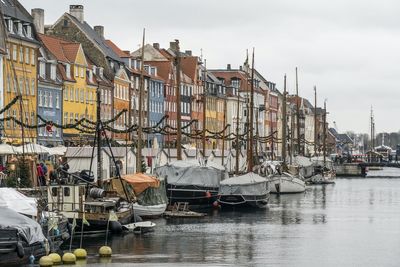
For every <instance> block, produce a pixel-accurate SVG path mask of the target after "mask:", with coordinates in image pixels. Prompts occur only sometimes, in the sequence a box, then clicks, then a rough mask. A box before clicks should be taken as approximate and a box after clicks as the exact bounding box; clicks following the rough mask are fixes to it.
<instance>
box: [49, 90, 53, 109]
mask: <svg viewBox="0 0 400 267" xmlns="http://www.w3.org/2000/svg"><path fill="white" fill-rule="evenodd" d="M48 107H50V108H52V107H53V94H52V93H51V92H49V106H48Z"/></svg>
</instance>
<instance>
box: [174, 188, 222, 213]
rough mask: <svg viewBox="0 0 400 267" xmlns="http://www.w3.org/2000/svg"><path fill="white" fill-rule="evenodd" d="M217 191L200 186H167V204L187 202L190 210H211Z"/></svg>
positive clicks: (216, 189)
mask: <svg viewBox="0 0 400 267" xmlns="http://www.w3.org/2000/svg"><path fill="white" fill-rule="evenodd" d="M218 189H219V188H214V187H202V186H174V185H170V184H167V197H168V203H169V204H174V203H177V202H187V203H188V204H189V206H190V209H204V208H211V207H212V205H213V203H214V202H215V201H216V200H217V197H218Z"/></svg>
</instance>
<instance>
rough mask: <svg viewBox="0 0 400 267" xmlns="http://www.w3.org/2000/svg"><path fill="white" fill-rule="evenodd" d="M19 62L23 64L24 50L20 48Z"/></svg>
mask: <svg viewBox="0 0 400 267" xmlns="http://www.w3.org/2000/svg"><path fill="white" fill-rule="evenodd" d="M19 62H20V63H24V48H23V47H22V46H20V47H19Z"/></svg>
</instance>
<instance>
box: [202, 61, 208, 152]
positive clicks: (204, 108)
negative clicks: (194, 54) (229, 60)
mask: <svg viewBox="0 0 400 267" xmlns="http://www.w3.org/2000/svg"><path fill="white" fill-rule="evenodd" d="M206 106H207V60H206V59H204V75H203V136H202V150H203V157H204V158H205V157H206V118H207V116H206Z"/></svg>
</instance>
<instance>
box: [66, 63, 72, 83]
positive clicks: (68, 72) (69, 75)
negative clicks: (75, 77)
mask: <svg viewBox="0 0 400 267" xmlns="http://www.w3.org/2000/svg"><path fill="white" fill-rule="evenodd" d="M65 73H66V75H67V78H68V79H71V65H70V64H68V63H67V64H65Z"/></svg>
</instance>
